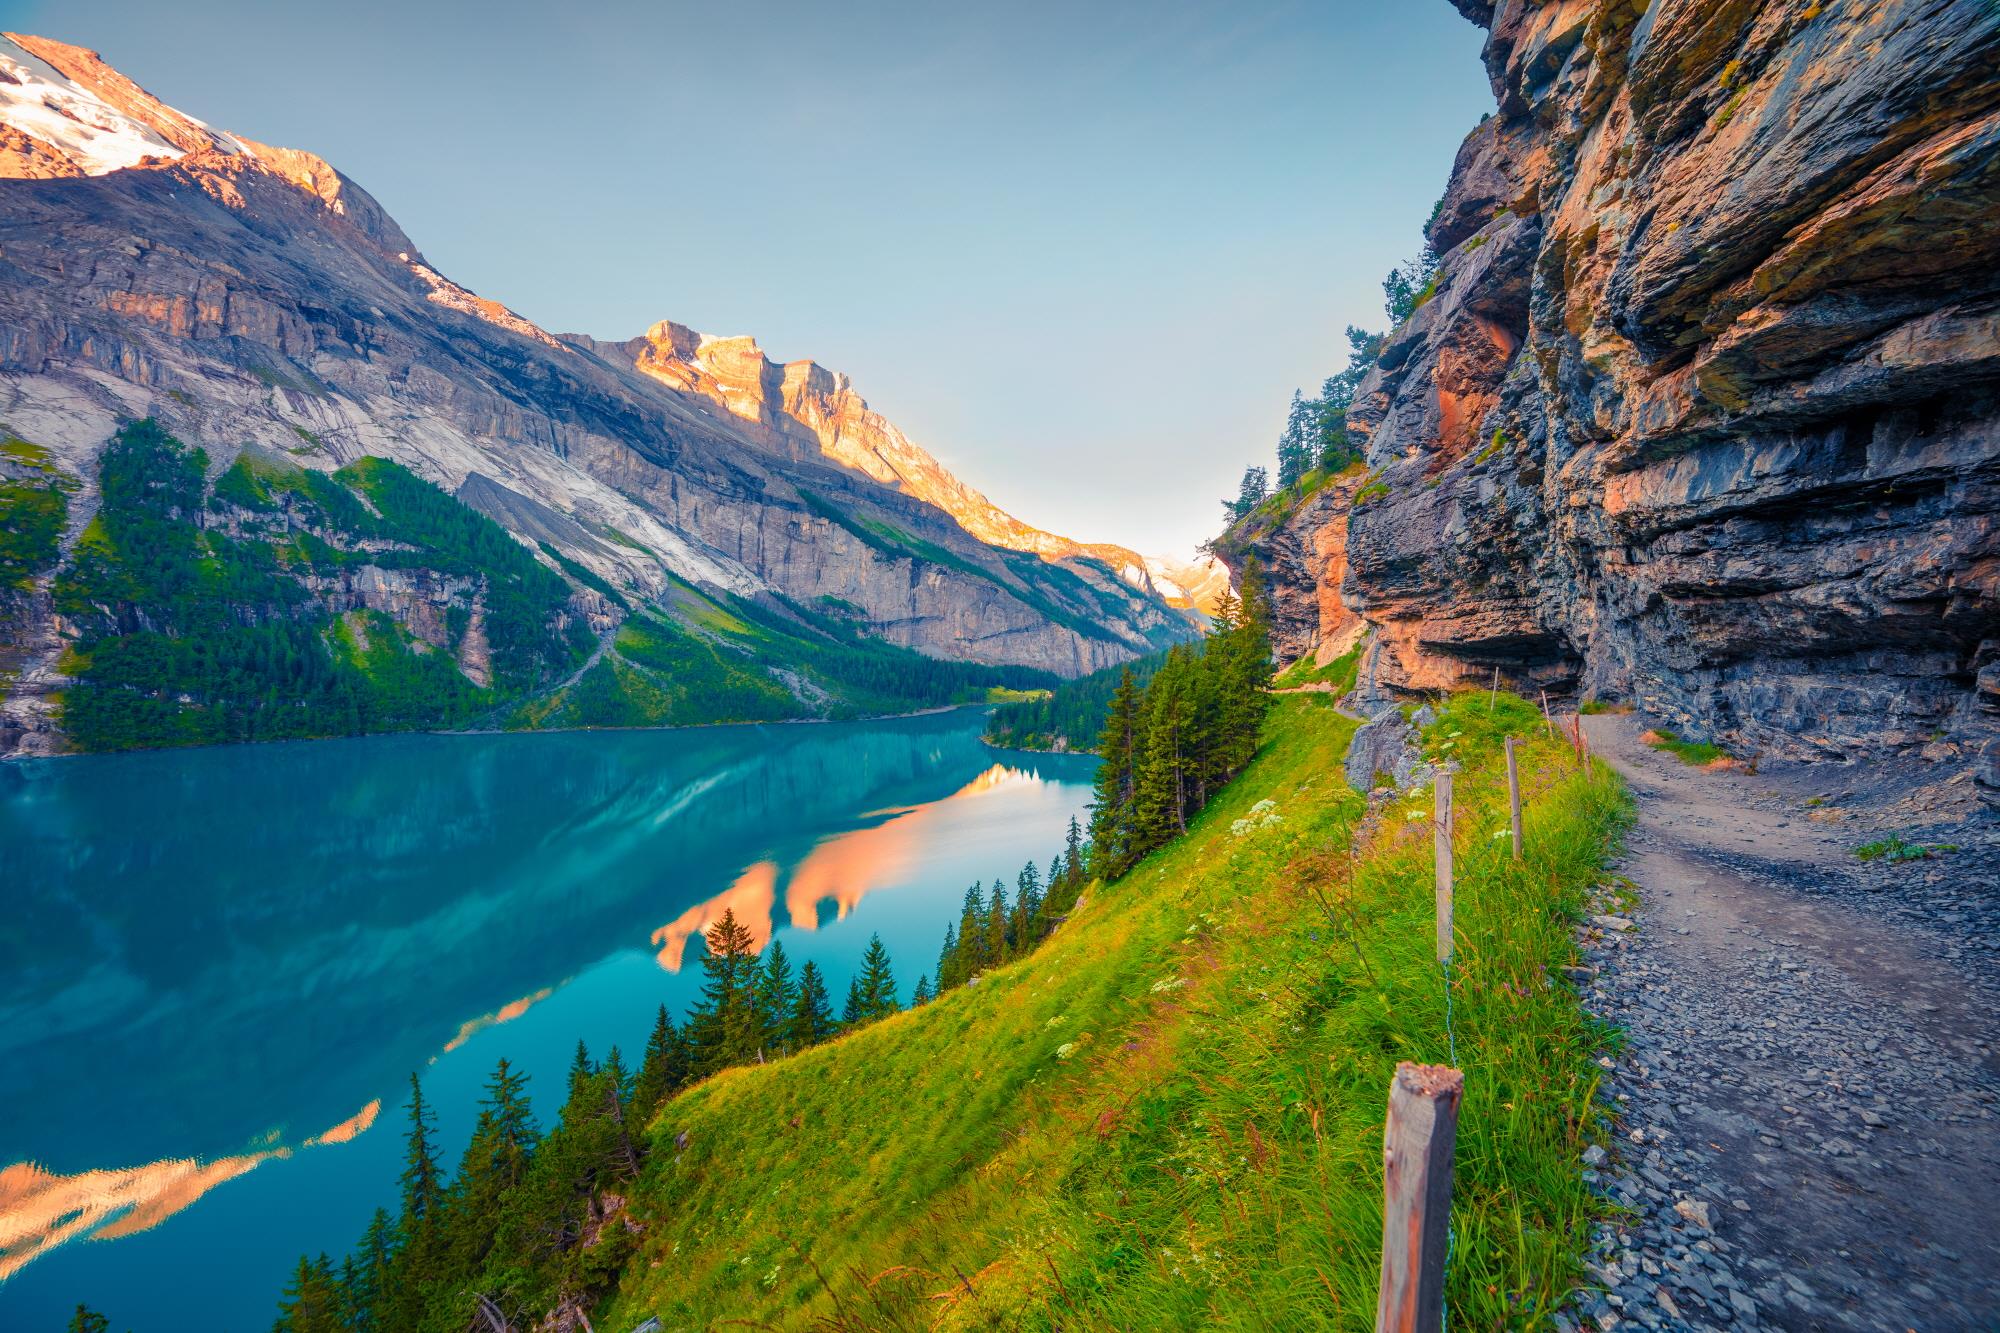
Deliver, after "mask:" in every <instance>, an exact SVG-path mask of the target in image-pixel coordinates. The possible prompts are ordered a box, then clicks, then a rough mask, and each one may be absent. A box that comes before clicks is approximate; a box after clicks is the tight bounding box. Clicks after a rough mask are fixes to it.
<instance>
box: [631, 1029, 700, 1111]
mask: <svg viewBox="0 0 2000 1333" xmlns="http://www.w3.org/2000/svg"><path fill="white" fill-rule="evenodd" d="M687 1077H688V1049H687V1041H686V1039H685V1038H684V1037H682V1035H681V1034H680V1033H679V1032H678V1031H676V1030H675V1028H674V1020H673V1019H671V1018H669V1017H668V1016H667V1006H665V1005H664V1004H663V1005H661V1006H660V1012H659V1014H658V1015H657V1016H655V1018H654V1019H653V1032H652V1035H651V1036H649V1037H647V1038H646V1055H645V1058H644V1059H642V1060H641V1061H640V1062H639V1077H638V1078H637V1079H635V1080H634V1081H633V1084H632V1119H633V1122H634V1123H635V1124H636V1125H639V1126H641V1127H644V1126H645V1125H647V1124H649V1123H650V1122H651V1121H652V1119H653V1113H654V1112H655V1111H657V1110H658V1109H659V1108H660V1103H662V1102H664V1101H666V1100H667V1099H668V1098H669V1097H671V1096H673V1095H674V1094H675V1093H676V1092H679V1091H680V1089H681V1085H682V1084H684V1083H686V1082H687Z"/></svg>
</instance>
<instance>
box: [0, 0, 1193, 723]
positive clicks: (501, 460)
mask: <svg viewBox="0 0 2000 1333" xmlns="http://www.w3.org/2000/svg"><path fill="white" fill-rule="evenodd" d="M0 127H4V130H3V131H0V177H7V178H8V179H4V180H0V422H4V423H5V425H6V427H7V433H8V435H9V437H10V438H14V437H18V438H19V439H22V440H25V441H28V442H31V443H32V444H33V445H34V446H36V447H37V448H39V449H41V450H45V451H46V452H47V455H48V462H49V465H50V466H51V467H52V468H54V469H56V470H57V471H58V472H60V474H61V475H63V476H64V477H65V478H67V479H69V481H70V483H72V484H73V489H72V490H71V492H70V494H69V496H68V505H67V514H68V524H67V528H66V530H65V534H64V537H63V542H62V547H63V551H64V552H67V551H69V550H70V549H72V548H73V547H74V545H75V542H76V540H77V539H78V537H79V536H80V535H81V534H82V533H83V532H84V531H85V530H86V528H87V525H88V524H89V521H90V519H91V517H92V515H93V514H94V512H95V508H96V495H95V484H96V482H95V474H96V466H95V464H96V459H97V457H98V455H99V454H100V453H101V451H102V450H103V449H104V447H105V446H106V443H107V441H109V440H110V439H111V438H112V436H113V435H114V433H115V432H116V431H117V430H118V428H119V426H120V424H121V423H123V422H127V421H131V420H135V419H141V418H148V417H150V418H153V419H155V420H157V421H158V422H159V423H160V424H161V426H162V427H164V428H165V429H166V430H167V431H168V432H169V433H170V434H171V435H173V436H174V437H176V438H178V439H180V440H182V441H185V442H186V443H187V444H189V445H192V446H199V447H201V448H202V449H203V450H204V451H205V453H206V454H207V456H208V459H209V461H210V466H211V469H212V474H213V475H219V474H220V473H221V472H222V471H223V470H224V469H226V468H227V467H229V466H230V465H231V464H232V463H233V461H234V460H235V458H236V457H237V456H238V454H239V453H240V452H241V451H242V450H243V449H245V448H246V447H251V446H254V447H256V448H257V449H258V450H260V451H261V452H263V453H264V454H268V455H272V456H277V457H284V458H287V459H291V460H296V462H297V463H298V464H299V465H301V466H303V467H306V468H309V469H314V470H320V471H332V470H334V469H336V468H339V467H342V466H345V465H348V464H351V463H353V462H355V461H357V460H359V459H361V458H363V457H367V456H375V457H381V458H387V459H390V460H393V461H395V462H397V463H399V464H402V465H403V466H405V467H407V468H409V469H410V470H411V471H412V472H414V473H415V474H417V475H418V476H420V477H422V478H424V479H426V480H428V481H431V482H433V483H436V484H438V485H440V486H442V487H443V488H444V489H446V490H447V491H450V492H453V493H455V494H456V495H457V496H458V497H459V498H460V499H461V500H463V501H464V502H465V503H466V504H468V505H471V506H472V507H474V508H476V509H478V510H480V511H481V512H483V513H485V514H487V515H489V516H490V517H492V518H494V519H495V520H496V521H498V522H500V523H501V524H503V525H504V526H506V527H507V528H508V529H509V530H510V531H511V532H512V533H514V535H515V536H516V537H517V538H519V539H521V540H523V541H524V542H526V543H528V544H530V545H531V546H533V547H535V548H536V549H537V550H538V551H539V550H540V548H541V547H542V545H544V544H546V545H547V546H548V547H551V548H553V550H554V551H555V552H556V553H558V555H559V556H560V557H561V558H562V559H566V560H568V561H571V562H573V563H574V564H575V565H576V566H578V567H579V568H581V569H583V570H585V571H588V572H589V573H590V574H591V575H594V576H595V577H596V578H598V579H601V580H603V581H604V582H606V583H608V584H610V585H611V586H613V587H615V588H617V589H621V590H623V592H624V593H625V594H628V595H629V596H630V597H631V599H632V600H635V601H643V600H645V599H649V598H654V597H658V596H661V595H664V594H666V593H667V592H668V590H669V589H670V588H672V587H674V586H675V581H676V580H679V581H680V582H682V583H687V584H694V585H698V586H701V587H704V588H707V589H711V590H716V591H718V592H721V593H726V594H730V595H735V596H740V597H751V598H757V597H765V596H772V595H781V596H782V597H784V598H786V599H788V600H790V601H792V602H794V603H797V604H801V605H808V606H814V607H820V608H831V609H834V610H837V611H838V613H839V614H840V615H841V616H842V617H844V618H846V619H848V620H849V621H851V622H852V623H854V624H855V625H856V626H858V627H859V628H861V629H862V630H864V631H865V632H867V633H869V634H871V635H875V636H879V637H880V638H882V639H884V640H886V641H888V642H889V643H892V644H896V645H901V646H904V647H909V648H914V649H917V650H919V651H921V652H924V653H927V654H930V655H933V656H939V657H950V658H958V659H963V660H966V661H970V662H979V663H989V664H1011V665H1018V666H1027V667H1034V668H1039V669H1044V670H1049V671H1054V672H1057V673H1060V674H1066V675H1074V674H1080V673H1082V672H1085V671H1089V670H1092V669H1095V668H1098V667H1101V666H1105V665H1109V664H1111V663H1114V662H1117V661H1120V660H1123V659H1125V658H1128V657H1131V656H1134V655H1137V654H1139V653H1141V652H1145V651H1148V650H1150V649H1152V648H1154V647H1157V646H1160V645H1161V644H1164V643H1166V642H1171V641H1174V640H1176V639H1178V638H1181V637H1185V636H1186V635H1187V634H1188V633H1189V625H1188V621H1187V618H1186V616H1185V615H1184V614H1183V613H1182V612H1179V611H1177V610H1175V609H1173V608H1171V607H1169V606H1167V605H1166V604H1165V603H1164V601H1163V600H1162V599H1161V598H1160V597H1159V596H1158V595H1157V594H1156V593H1155V592H1154V591H1153V589H1152V587H1151V586H1150V584H1148V583H1147V582H1146V581H1145V580H1144V579H1143V578H1141V579H1138V580H1136V581H1135V582H1128V581H1127V580H1126V579H1124V578H1121V577H1120V576H1119V572H1118V571H1117V570H1116V569H1115V568H1113V567H1111V566H1109V565H1108V564H1107V563H1105V561H1104V560H1102V559H1101V558H1099V557H1098V556H1096V555H1093V554H1091V553H1090V551H1089V550H1088V549H1087V548H1081V547H1078V548H1076V549H1075V550H1068V549H1064V550H1062V551H1059V552H1058V551H1052V552H1050V553H1049V554H1050V556H1051V558H1043V556H1042V555H1039V554H1034V553H1032V552H1030V551H1016V550H1009V549H1003V548H997V547H994V546H990V545H988V544H986V542H984V541H983V540H981V539H980V537H979V535H978V534H977V533H976V532H971V531H968V530H967V528H966V527H964V526H962V525H961V522H960V521H959V520H958V519H957V518H955V517H954V516H953V514H952V513H949V512H946V511H945V510H943V509H940V508H939V507H938V506H937V505H936V504H934V503H931V502H929V501H928V500H927V498H926V497H925V496H923V495H922V494H916V493H912V491H911V489H910V488H908V487H907V486H905V485H901V484H885V480H886V479H884V478H883V477H882V476H881V475H880V470H879V469H872V470H871V469H868V468H861V469H857V468H856V467H854V466H851V465H849V463H850V460H849V459H847V458H843V457H840V456H839V455H838V454H836V453H834V452H831V451H827V450H823V449H819V448H806V447H802V443H801V442H800V441H797V440H795V439H788V438H785V437H784V436H783V435H782V434H781V433H779V432H775V431H772V430H768V429H763V428H761V427H760V426H759V425H758V424H757V423H752V422H746V421H745V420H743V419H742V418H741V417H738V416H737V415H735V414H733V413H717V412H716V411H714V407H713V401H712V400H711V398H710V397H709V396H708V395H707V394H706V393H704V392H697V391H693V390H683V389H680V388H676V387H673V386H670V385H669V384H667V383H663V382H662V381H661V380H660V379H659V378H657V377H655V376H654V375H651V374H648V373H644V372H643V370H642V368H641V367H639V366H638V365H636V364H635V363H634V361H635V358H633V357H630V356H626V355H623V354H619V353H616V352H615V351H614V350H613V349H611V347H610V345H605V344H595V343H592V342H591V341H590V340H588V339H577V338H569V339H562V338H557V337H554V336H552V335H550V334H548V333H546V332H544V331H543V330H541V329H540V328H538V327H536V326H535V325H534V324H532V323H531V322H529V321H528V320H526V319H523V318H521V317H520V316H519V315H517V314H515V313H513V312H512V311H510V310H508V309H507V308H506V307H504V306H503V305H501V304H499V303H498V302H495V301H491V300H489V299H486V298H482V297H479V296H476V295H474V294H473V293H471V292H469V291H466V290H465V289H463V288H461V287H459V286H457V285H456V284H454V283H452V282H451V281H450V280H449V279H448V278H446V277H444V276H443V275H442V274H440V273H439V272H437V271H436V269H435V268H433V267H432V266H431V265H430V264H428V263H427V262H426V261H425V259H424V257H423V256H422V254H421V253H420V252H419V251H418V250H417V248H416V246H415V244H414V243H413V242H412V241H411V240H410V239H409V238H408V237H407V236H406V235H404V233H403V232H402V230H401V229H400V228H399V227H398V226H397V225H396V223H395V222H394V220H393V219H391V218H390V217H389V216H388V214H387V213H386V212H385V211H384V210H383V209H382V208H381V207H380V206H379V205H378V204H377V203H376V202H375V201H374V200H373V199H371V198H369V197H368V195H367V194H366V193H365V192H364V191H362V190H361V189H360V188H359V187H358V186H356V185H355V184H354V183H353V182H352V181H351V180H349V179H348V178H346V177H345V176H343V175H341V174H340V173H339V172H338V171H336V170H335V169H334V168H332V167H331V166H329V165H328V164H326V163H325V162H323V161H321V160H320V159H318V158H316V157H313V156H312V155H310V154H307V153H301V152H296V151H294V150H290V149H280V148H272V147H270V146H267V145H263V144H259V143H256V142H254V141H252V140H249V139H244V138H241V137H239V136H235V135H230V134H226V133H223V132H221V131H217V130H213V129H211V128H209V127H208V126H205V125H203V124H201V123H200V122H198V121H195V120H194V119H193V118H191V117H188V116H186V115H184V114H182V113H180V112H178V111H175V110H173V109H172V108H169V107H166V106H164V105H162V104H161V103H159V102H158V101H157V100H155V99H153V98H152V97H151V96H150V95H148V94H146V93H145V92H144V91H143V90H142V89H140V88H138V86H137V85H135V84H133V83H131V82H130V81H129V80H127V79H125V78H124V77H123V76H122V75H120V74H118V73H117V72H116V71H115V70H112V69H111V68H110V67H108V66H107V65H105V64H104V63H103V62H102V61H101V60H100V59H99V58H98V57H97V56H96V55H95V54H94V53H92V52H89V51H84V50H81V49H80V48H76V47H70V46H65V45H63V44H61V43H57V42H52V41H48V40H46V39H42V38H36V37H29V36H25V35H20V34H10V35H8V36H7V37H6V38H5V39H4V40H0ZM822 373H824V372H822ZM855 401H856V402H857V403H858V401H859V400H858V399H857V400H855ZM878 420H879V419H878ZM883 424H884V425H885V426H886V423H883ZM890 429H893V428H890ZM925 457H927V456H925ZM932 466H933V467H935V464H934V463H933V464H932ZM936 471H937V473H938V474H940V479H939V482H938V484H939V486H941V487H942V486H943V485H944V479H948V476H949V474H945V473H943V470H942V469H941V468H937V469H936ZM951 484H953V485H956V483H955V482H953V483H951ZM997 512H998V511H995V513H997ZM1002 517H1004V515H1003V516H1002ZM537 558H538V559H543V558H545V556H544V555H538V557H537ZM546 563H547V564H548V565H549V566H550V567H551V568H556V567H557V557H556V556H546ZM47 582H48V579H47V577H46V575H45V576H44V577H43V578H42V579H41V582H40V583H39V584H36V585H34V586H31V587H29V588H27V589H25V590H22V593H21V595H20V596H17V597H14V598H12V599H11V600H10V603H9V605H10V610H9V612H8V619H9V625H8V634H7V639H8V642H9V644H10V645H11V647H10V651H13V652H14V660H13V661H11V662H10V664H9V667H10V673H11V675H12V681H11V684H10V700H9V704H8V711H9V712H10V713H12V714H14V715H15V716H16V719H17V721H20V720H22V719H24V718H25V719H26V727H25V730H26V731H27V732H28V733H33V734H44V735H45V734H46V716H47V708H46V706H45V705H46V699H47V697H48V696H49V695H50V694H51V693H53V692H54V691H56V690H59V689H60V687H61V685H62V684H63V679H62V675H61V672H60V670H59V668H58V662H59V653H60V647H61V643H62V640H63V626H62V624H61V621H60V619H59V617H57V616H56V615H55V613H54V610H53V608H52V605H51V602H50V599H49V598H48V596H47V586H46V585H47ZM1135 583H1136V586H1135ZM577 586H578V587H581V586H582V585H581V584H580V583H579V584H577ZM51 743H52V742H51Z"/></svg>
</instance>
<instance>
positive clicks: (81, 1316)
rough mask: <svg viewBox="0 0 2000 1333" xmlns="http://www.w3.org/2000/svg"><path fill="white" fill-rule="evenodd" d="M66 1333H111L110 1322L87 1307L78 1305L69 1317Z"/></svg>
mask: <svg viewBox="0 0 2000 1333" xmlns="http://www.w3.org/2000/svg"><path fill="white" fill-rule="evenodd" d="M67 1333H111V1321H110V1320H109V1319H106V1318H105V1317H104V1316H103V1315H101V1314H99V1313H97V1311H95V1310H93V1309H91V1308H90V1307H89V1306H87V1305H84V1304H81V1303H79V1304H78V1305H77V1307H76V1313H75V1314H73V1315H71V1316H70V1317H69V1328H68V1330H67Z"/></svg>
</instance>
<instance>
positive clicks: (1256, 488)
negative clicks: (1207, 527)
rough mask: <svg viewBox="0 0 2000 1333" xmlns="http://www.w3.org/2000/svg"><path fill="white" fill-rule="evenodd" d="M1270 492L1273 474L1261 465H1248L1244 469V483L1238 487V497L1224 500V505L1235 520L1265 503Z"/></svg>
mask: <svg viewBox="0 0 2000 1333" xmlns="http://www.w3.org/2000/svg"><path fill="white" fill-rule="evenodd" d="M1270 494H1271V474H1270V473H1269V472H1266V471H1265V470H1264V469H1263V468H1260V467H1247V468H1244V469H1243V484H1242V485H1241V486H1239V487H1238V488H1237V491H1236V498H1235V499H1234V500H1225V501H1223V502H1222V507H1223V508H1224V509H1226V510H1228V511H1229V517H1230V519H1231V520H1232V521H1233V520H1235V519H1239V518H1242V517H1243V516H1244V515H1245V514H1248V513H1249V512H1250V511H1251V510H1253V509H1255V508H1256V507H1257V506H1258V505H1260V504H1262V503H1264V501H1265V499H1266V498H1267V497H1268V496H1269V495H1270Z"/></svg>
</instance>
